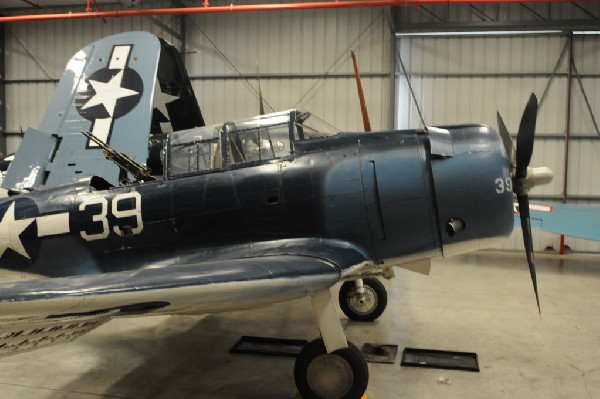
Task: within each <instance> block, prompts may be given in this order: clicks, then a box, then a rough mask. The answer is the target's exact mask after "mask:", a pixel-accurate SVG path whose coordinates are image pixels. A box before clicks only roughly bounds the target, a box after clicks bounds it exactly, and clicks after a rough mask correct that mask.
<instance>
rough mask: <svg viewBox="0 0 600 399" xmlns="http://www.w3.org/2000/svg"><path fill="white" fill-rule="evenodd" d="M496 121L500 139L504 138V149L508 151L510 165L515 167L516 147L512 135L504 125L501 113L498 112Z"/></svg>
mask: <svg viewBox="0 0 600 399" xmlns="http://www.w3.org/2000/svg"><path fill="white" fill-rule="evenodd" d="M496 119H497V120H498V132H499V133H500V137H501V138H502V142H503V143H504V149H505V150H506V156H507V157H508V160H509V161H510V165H511V166H512V167H514V166H515V146H514V144H513V141H512V138H511V137H510V133H509V132H508V129H507V128H506V125H505V124H504V120H502V116H501V115H500V112H496Z"/></svg>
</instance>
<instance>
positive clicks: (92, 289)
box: [0, 32, 550, 399]
mask: <svg viewBox="0 0 600 399" xmlns="http://www.w3.org/2000/svg"><path fill="white" fill-rule="evenodd" d="M536 110H537V101H536V99H535V96H533V95H532V97H531V99H530V101H529V103H528V105H527V107H526V109H525V112H524V115H523V119H522V122H521V127H520V129H519V134H518V140H517V151H516V156H514V155H513V147H512V141H510V136H509V135H508V132H507V131H506V129H505V128H501V129H500V134H499V133H497V132H496V131H495V130H493V129H492V128H490V127H488V126H484V125H474V124H473V125H461V126H445V127H437V128H433V127H431V128H428V129H426V130H406V131H387V132H374V133H340V132H332V131H327V129H322V128H321V127H320V125H321V124H320V123H319V120H318V119H317V118H316V117H314V116H312V115H311V114H310V113H309V112H303V111H299V110H289V111H284V112H277V113H272V114H267V115H261V116H258V117H254V118H248V119H245V120H237V121H228V122H225V123H220V124H216V125H205V122H204V119H203V117H202V113H201V111H200V108H199V106H198V103H197V101H196V98H195V96H194V93H193V90H192V87H191V84H190V81H189V78H188V76H187V72H186V70H185V68H184V66H183V63H182V59H181V57H180V55H179V53H178V52H177V50H176V49H175V48H174V47H173V46H171V45H170V44H168V43H167V42H165V41H163V40H161V39H158V38H157V37H155V36H153V35H151V34H149V33H144V32H131V33H124V34H119V35H115V36H110V37H107V38H104V39H102V40H99V41H97V42H95V43H93V44H91V45H89V46H87V47H85V48H83V49H82V50H80V51H79V52H78V53H77V54H75V55H74V56H73V58H72V59H71V60H70V62H69V63H68V65H67V68H66V70H65V72H64V75H63V77H62V78H61V80H60V82H59V84H58V87H57V90H56V93H55V95H54V98H53V99H52V102H51V104H50V106H49V108H48V111H47V113H46V115H45V116H44V119H43V121H42V122H41V125H40V127H39V128H38V129H32V128H30V129H28V130H27V132H26V133H25V136H24V139H23V142H22V144H21V146H20V148H19V150H18V151H17V153H16V155H15V157H14V160H13V161H12V163H11V165H10V167H9V169H8V171H7V173H6V176H5V179H4V181H3V184H2V186H3V187H4V188H5V189H7V190H9V193H10V195H9V197H8V198H6V199H4V200H3V201H2V202H0V267H1V268H3V269H9V270H13V271H17V272H23V273H24V272H27V273H32V274H35V275H36V277H37V278H35V279H31V280H25V281H23V280H19V281H9V282H6V281H4V282H0V355H10V354H15V353H20V352H22V351H26V350H31V349H35V348H40V347H43V346H47V345H51V344H57V343H60V342H66V341H71V340H73V339H75V338H77V337H79V336H81V335H82V334H85V333H87V332H89V331H91V330H92V329H94V328H96V327H98V326H100V325H101V324H103V323H105V322H107V321H108V320H111V319H112V318H116V317H128V316H140V315H164V314H202V313H207V312H219V311H228V310H234V309H246V308H254V307H259V306H264V305H268V304H271V303H275V302H280V301H287V300H291V299H295V298H301V297H306V296H308V297H310V298H311V301H312V307H313V311H314V314H315V319H316V322H317V325H318V327H319V330H320V333H321V337H322V338H319V339H316V340H314V341H312V342H310V343H309V344H307V345H306V347H305V348H304V349H303V350H302V352H301V353H300V355H299V356H298V358H297V361H296V364H295V368H294V376H295V382H296V385H297V388H298V390H299V391H300V393H301V395H302V397H303V398H305V399H308V398H346V399H357V398H360V397H361V396H362V394H363V393H364V392H365V390H366V388H367V384H368V374H369V372H368V368H367V364H366V362H365V360H364V358H363V357H362V355H361V354H360V351H358V349H357V348H356V347H355V346H354V345H353V344H352V343H351V342H348V341H347V340H346V337H345V335H344V331H343V329H342V327H341V324H340V320H339V318H338V316H337V314H336V311H335V307H334V302H333V299H332V295H331V291H330V289H331V287H332V286H333V285H334V284H336V283H338V282H343V285H342V287H341V290H340V295H339V298H338V300H339V302H340V305H341V308H342V310H343V311H344V312H345V313H346V315H347V316H348V317H349V318H350V319H353V320H359V321H372V320H375V319H376V318H377V317H379V316H380V315H381V314H382V312H383V311H384V309H385V307H386V304H387V294H386V291H385V289H384V287H383V285H382V284H381V282H380V281H379V280H378V279H377V277H385V278H391V277H393V276H394V271H393V267H394V266H399V267H403V268H406V269H410V270H415V271H418V272H421V273H428V272H429V268H430V265H431V259H432V258H437V257H442V256H450V255H453V254H457V253H463V252H466V251H472V250H476V249H480V248H483V247H484V246H487V245H490V244H491V243H494V242H495V241H496V240H498V239H501V238H503V237H506V236H508V235H509V234H510V233H511V231H512V229H513V194H516V195H517V197H518V200H519V203H520V204H521V207H520V209H521V216H522V220H523V223H524V226H527V223H528V216H527V210H528V202H527V201H528V198H527V191H528V189H529V188H531V186H532V185H535V184H540V183H543V182H544V181H547V180H548V178H549V177H550V176H548V174H549V173H547V172H544V173H541V172H537V173H536V172H535V171H534V170H532V169H529V170H528V164H529V160H530V157H531V152H532V151H533V134H534V129H535V115H536ZM502 125H503V124H502ZM542 175H543V176H542ZM524 232H525V233H524V237H525V243H526V250H527V257H528V260H529V263H530V271H531V276H532V279H533V282H534V288H535V291H536V298H537V287H536V283H535V269H534V266H533V253H532V248H531V232H530V230H529V229H524ZM538 306H539V301H538Z"/></svg>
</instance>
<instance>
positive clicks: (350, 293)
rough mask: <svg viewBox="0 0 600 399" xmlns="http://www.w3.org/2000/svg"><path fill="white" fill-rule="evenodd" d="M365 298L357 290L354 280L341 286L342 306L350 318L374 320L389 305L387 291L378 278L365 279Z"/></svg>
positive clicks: (340, 297) (340, 298) (340, 299)
mask: <svg viewBox="0 0 600 399" xmlns="http://www.w3.org/2000/svg"><path fill="white" fill-rule="evenodd" d="M363 285H364V288H365V294H364V299H363V300H361V298H360V295H359V294H358V293H357V292H356V284H355V283H354V281H346V282H345V283H344V284H342V287H341V288H340V296H339V301H340V308H342V311H343V312H344V314H345V315H346V316H348V318H349V319H350V320H354V321H373V320H375V319H377V318H378V317H379V316H381V314H382V313H383V311H384V310H385V308H386V307H387V291H386V290H385V287H384V286H383V284H382V283H381V281H379V280H377V279H376V278H365V279H363Z"/></svg>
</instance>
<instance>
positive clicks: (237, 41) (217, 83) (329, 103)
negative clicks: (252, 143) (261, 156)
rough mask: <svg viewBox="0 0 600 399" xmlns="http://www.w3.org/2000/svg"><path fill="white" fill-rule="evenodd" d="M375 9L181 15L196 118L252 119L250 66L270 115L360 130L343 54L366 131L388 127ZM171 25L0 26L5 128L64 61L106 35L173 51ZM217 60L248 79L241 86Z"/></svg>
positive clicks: (381, 33)
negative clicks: (144, 37) (155, 37)
mask: <svg viewBox="0 0 600 399" xmlns="http://www.w3.org/2000/svg"><path fill="white" fill-rule="evenodd" d="M153 6H156V3H155V2H154V3H153ZM44 11H45V12H50V11H52V10H50V11H49V10H44ZM60 11H61V12H64V10H60ZM385 12H386V11H384V10H382V9H375V8H373V9H360V10H359V9H355V10H350V9H345V10H330V11H319V12H316V11H307V12H304V11H294V12H267V13H232V14H207V15H193V16H187V17H186V22H185V26H186V38H185V40H186V65H187V68H188V73H189V75H190V76H191V77H192V79H193V80H192V81H193V86H194V89H195V91H196V96H197V97H198V101H199V104H200V107H201V108H202V111H203V114H204V117H205V120H206V121H207V123H220V122H223V121H224V120H231V119H236V118H240V117H246V116H251V115H256V114H257V113H258V109H259V104H258V95H257V93H256V92H255V90H256V89H257V88H258V84H257V80H256V78H255V77H256V74H257V66H256V63H257V62H258V64H259V69H260V75H261V76H262V80H261V86H262V92H263V96H264V98H265V100H266V101H267V102H268V104H270V106H272V108H273V109H275V110H282V109H289V108H295V107H298V108H302V109H306V110H310V111H312V112H314V113H315V114H316V115H318V116H320V117H321V118H323V119H324V120H325V121H327V122H329V123H331V124H333V125H334V126H336V127H338V128H339V129H342V130H362V122H361V119H360V109H359V105H358V99H357V96H356V84H355V81H354V77H353V75H352V65H351V60H350V55H349V50H350V48H352V49H354V51H355V52H356V54H357V57H358V62H359V67H360V69H361V73H363V74H365V77H364V78H363V87H364V91H365V94H366V98H367V105H368V107H369V111H370V116H371V123H372V125H373V128H374V129H390V128H392V127H393V126H392V125H393V122H392V120H393V114H394V111H393V105H391V103H392V101H390V98H391V97H392V96H393V92H392V90H393V83H392V82H393V72H392V69H393V66H392V54H393V47H394V40H395V39H394V37H393V34H392V33H391V29H390V28H389V26H388V23H387V21H388V19H387V18H386V17H385ZM156 21H158V23H157V22H156ZM180 23H181V17H179V16H175V17H155V18H148V17H146V18H119V19H108V20H107V23H106V24H104V23H103V22H102V21H100V20H75V21H59V22H44V23H22V24H10V25H6V29H7V33H6V51H7V54H6V59H7V63H6V79H7V90H6V101H7V103H6V107H7V131H8V132H13V133H18V132H19V131H20V130H21V128H22V129H23V130H25V129H26V128H27V127H28V126H33V127H36V126H37V125H38V124H39V121H40V120H41V118H42V116H43V114H44V112H45V109H46V107H47V105H48V102H49V100H50V97H51V95H52V93H53V90H54V87H55V85H56V83H55V82H52V81H49V79H57V78H59V77H60V76H61V74H62V71H63V69H64V66H65V64H66V62H67V61H68V59H69V58H70V57H71V56H72V55H73V54H74V53H75V52H76V51H77V50H79V49H80V48H81V47H83V46H84V45H86V44H88V43H90V42H92V41H94V40H97V39H99V38H101V37H103V36H106V35H110V34H113V33H118V32H123V31H129V30H145V31H150V32H153V33H156V34H159V35H161V36H162V37H164V38H166V39H167V40H169V41H171V42H172V43H173V44H175V45H177V46H179V45H180V42H179V41H178V40H176V39H174V38H173V36H172V35H171V34H170V33H169V30H168V28H172V29H173V30H174V31H179V29H180ZM213 44H214V45H213ZM225 58H226V59H227V60H229V61H230V62H231V63H232V64H233V65H235V67H236V68H237V69H238V70H239V71H240V72H241V74H242V75H244V76H250V77H251V78H248V79H247V81H246V80H244V79H242V78H241V77H240V76H239V74H238V73H237V72H236V71H235V70H234V69H233V67H232V66H231V65H230V64H229V63H228V62H227V61H225ZM32 79H39V80H40V81H39V82H32V81H31V80H32ZM16 81H19V82H16ZM267 111H269V108H268V107H267ZM20 140H21V136H20V135H19V134H9V135H8V136H7V147H8V148H7V150H8V151H9V152H12V151H15V150H16V148H17V147H18V145H19V143H20Z"/></svg>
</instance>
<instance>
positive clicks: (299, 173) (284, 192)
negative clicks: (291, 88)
mask: <svg viewBox="0 0 600 399" xmlns="http://www.w3.org/2000/svg"><path fill="white" fill-rule="evenodd" d="M449 130H450V132H451V133H450V136H451V139H452V142H451V143H449V144H450V147H449V148H451V152H452V153H451V154H449V153H448V154H447V152H448V148H446V149H444V145H446V146H447V145H448V142H446V143H445V144H444V143H441V146H440V143H438V142H436V140H439V139H438V138H436V136H435V135H432V134H431V133H430V134H429V135H427V134H424V132H419V131H403V132H384V133H369V134H362V133H344V134H339V135H336V136H332V137H326V138H321V139H314V140H304V141H297V142H295V143H294V153H293V155H292V156H288V157H283V158H278V159H271V160H266V161H262V162H253V163H247V164H241V165H233V166H231V167H224V168H223V169H219V170H215V171H208V172H205V173H198V174H195V175H189V176H182V177H178V178H174V179H168V180H160V181H155V182H145V183H138V184H131V185H127V186H123V187H109V186H102V184H101V183H98V181H94V180H92V181H90V180H89V179H87V180H83V181H80V182H77V183H73V184H70V185H65V186H60V187H56V188H51V189H41V190H36V191H34V192H32V193H30V194H26V195H17V196H12V197H10V198H8V199H6V200H5V201H4V202H2V203H1V204H0V212H1V213H2V214H3V217H2V221H1V222H0V250H2V251H3V253H2V257H1V258H0V267H4V268H11V269H26V270H28V271H31V272H35V273H40V274H43V275H48V276H65V275H78V274H93V273H100V272H108V271H120V270H124V269H137V268H143V267H148V266H152V265H153V264H156V263H160V261H161V259H167V258H172V257H173V256H174V255H175V256H176V255H177V254H186V253H188V252H189V251H191V252H193V253H194V257H195V258H196V259H207V260H208V259H227V258H228V257H229V256H232V257H234V256H238V255H239V254H237V253H236V248H239V247H240V246H243V247H245V248H247V247H248V246H252V245H256V244H258V243H265V242H269V243H274V242H276V241H279V242H280V244H279V245H268V246H267V247H268V250H266V252H265V254H280V253H290V252H291V253H296V252H298V253H301V252H302V247H301V245H300V246H298V247H297V248H296V247H294V245H293V242H294V240H301V239H304V238H313V239H314V238H318V239H332V240H339V241H341V242H345V243H348V244H349V245H352V246H355V247H356V248H357V250H358V251H360V252H362V253H364V254H365V258H366V259H368V260H369V261H372V262H373V263H375V264H379V265H382V264H383V265H394V264H398V263H402V262H406V261H409V260H411V259H420V258H433V257H437V256H441V255H443V254H444V255H449V254H452V253H455V252H464V251H466V250H472V249H477V248H479V247H480V246H481V242H482V241H486V240H489V239H495V238H498V237H504V236H506V235H508V234H509V233H510V231H511V230H512V210H513V205H512V203H513V202H512V199H513V197H512V190H511V187H510V178H509V176H510V175H509V171H508V164H507V160H506V157H505V156H504V154H503V152H502V144H501V142H500V139H499V137H498V135H497V133H496V132H494V131H493V130H491V129H489V128H487V127H485V126H479V125H469V126H460V127H454V128H450V129H449ZM445 140H447V138H446V139H445ZM472 143H475V144H472ZM457 177H460V178H457ZM457 182H459V183H457ZM453 229H454V230H453ZM285 240H287V241H285ZM284 242H288V243H290V244H289V246H287V247H286V245H284V244H283V243H284Z"/></svg>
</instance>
